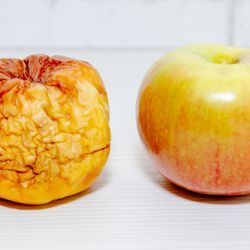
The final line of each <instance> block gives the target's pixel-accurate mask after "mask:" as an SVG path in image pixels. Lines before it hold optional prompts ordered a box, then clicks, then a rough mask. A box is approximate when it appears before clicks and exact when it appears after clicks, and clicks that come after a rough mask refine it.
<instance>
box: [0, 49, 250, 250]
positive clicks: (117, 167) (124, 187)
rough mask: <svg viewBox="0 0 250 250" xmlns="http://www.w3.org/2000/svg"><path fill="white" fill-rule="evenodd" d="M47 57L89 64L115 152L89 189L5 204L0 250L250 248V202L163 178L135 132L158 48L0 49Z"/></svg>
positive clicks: (0, 209) (0, 208)
mask: <svg viewBox="0 0 250 250" xmlns="http://www.w3.org/2000/svg"><path fill="white" fill-rule="evenodd" d="M36 52H45V53H48V54H49V55H52V54H62V55H67V56H72V57H75V58H80V59H84V60H88V61H89V62H90V63H92V64H93V65H94V66H96V67H97V69H98V70H99V72H100V73H101V75H102V77H103V79H104V81H105V84H106V87H107V90H108V93H109V99H110V106H111V128H112V150H111V155H110V158H109V161H108V163H107V165H106V168H105V170H104V172H103V173H102V175H101V176H100V177H99V178H98V180H97V181H96V182H95V184H94V185H93V186H92V187H91V188H90V189H89V190H88V191H86V192H84V193H82V194H79V195H76V196H74V197H71V198H67V199H64V200H61V201H57V202H54V203H52V204H49V205H45V206H37V207H33V206H24V205H17V204H13V203H11V202H8V201H4V200H0V217H1V219H0V249H4V250H5V249H27V250H29V249H84V250H88V249H107V250H119V249H126V250H127V249H128V250H130V249H136V250H147V249H152V250H160V249H164V250H165V249H237V250H238V249H250V197H249V196H245V197H238V198H211V197H207V196H201V195H197V194H193V193H190V192H188V191H185V190H183V189H180V188H178V187H175V186H174V185H172V184H170V183H169V182H167V181H165V180H164V179H163V178H162V177H161V176H160V175H159V174H158V173H157V172H156V171H155V170H154V168H153V166H152V164H151V162H150V160H149V159H148V156H147V154H146V153H145V151H144V149H143V147H142V144H141V142H140V139H139V137H138V134H137V128H136V122H135V116H136V115H135V103H136V97H137V92H138V89H139V85H140V82H141V80H142V77H143V75H144V74H145V71H146V70H147V68H148V67H149V66H150V65H151V64H152V63H153V62H154V61H155V60H156V59H157V58H158V57H159V56H160V55H162V54H163V53H165V52H166V50H165V51H163V50H156V51H136V50H134V51H130V50H127V51H126V50H123V51H122V50H117V51H111V50H110V51H109V50H105V51H103V50H99V51H95V50H88V51H83V50H79V49H74V50H70V49H56V50H55V49H42V50H41V49H30V50H28V49H27V50H19V49H16V50H3V49H2V50H0V57H10V56H12V57H13V56H15V57H18V56H20V57H25V56H27V55H28V54H31V53H36Z"/></svg>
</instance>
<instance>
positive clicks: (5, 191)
mask: <svg viewBox="0 0 250 250" xmlns="http://www.w3.org/2000/svg"><path fill="white" fill-rule="evenodd" d="M109 145H110V130H109V109H108V99H107V94H106V91H105V88H104V85H103V83H102V80H101V78H100V76H99V74H98V72H97V71H96V69H95V68H94V67H92V66H91V65H90V64H88V63H86V62H84V61H79V60H74V59H71V58H66V57H59V56H54V57H49V56H46V55H32V56H29V57H28V58H26V59H24V60H21V59H8V58H6V59H0V197H1V198H4V199H8V200H11V201H15V202H20V203H25V204H44V203H48V202H50V201H52V200H56V199H59V198H63V197H66V196H69V195H73V194H75V193H78V192H80V191H82V190H84V189H86V188H87V187H89V186H90V185H91V184H92V182H93V181H94V180H95V178H96V177H97V175H98V174H99V173H100V172H101V170H102V168H103V166H104V164H105V162H106V160H107V157H108V154H109V148H110V146H109Z"/></svg>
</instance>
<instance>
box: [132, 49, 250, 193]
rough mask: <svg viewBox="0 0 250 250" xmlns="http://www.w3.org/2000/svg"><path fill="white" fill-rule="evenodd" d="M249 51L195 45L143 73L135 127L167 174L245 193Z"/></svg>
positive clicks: (203, 187) (186, 182) (196, 186)
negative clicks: (136, 126)
mask: <svg viewBox="0 0 250 250" xmlns="http://www.w3.org/2000/svg"><path fill="white" fill-rule="evenodd" d="M249 55H250V50H249V49H244V48H235V47H230V46H223V45H194V46H188V47H184V48H181V49H177V50H175V51H173V52H171V53H169V54H167V55H166V56H164V57H163V58H161V59H160V60H159V61H158V62H156V63H155V64H154V65H153V66H152V67H151V68H150V69H149V71H148V72H147V74H146V76H145V78H144V80H143V83H142V86H141V89H140V92H139V96H138V102H137V123H138V129H139V133H140V136H141V138H142V141H143V142H144V144H145V146H146V148H147V150H148V152H149V153H150V155H151V157H152V158H153V161H154V163H155V166H156V168H157V169H158V170H159V172H160V173H161V174H162V175H163V176H165V177H166V178H167V179H168V180H170V181H172V182H173V183H175V184H177V185H179V186H181V187H184V188H186V189H188V190H191V191H195V192H198V193H204V194H213V195H242V194H249V193H250V62H249V60H245V59H244V58H249Z"/></svg>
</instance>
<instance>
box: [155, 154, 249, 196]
mask: <svg viewBox="0 0 250 250" xmlns="http://www.w3.org/2000/svg"><path fill="white" fill-rule="evenodd" d="M151 156H152V157H151V158H152V159H153V163H154V165H155V167H156V169H157V171H158V172H159V173H160V174H161V175H162V176H163V177H164V178H165V179H166V180H168V181H170V182H172V183H173V184H175V185H177V186H179V187H181V188H184V189H187V190H189V191H192V192H195V193H200V194H204V195H214V196H240V195H246V194H250V183H249V181H242V182H241V183H240V182H238V183H231V184H228V183H227V184H223V183H211V182H206V180H205V179H198V180H197V179H196V178H195V177H193V176H194V175H195V173H194V170H193V171H192V170H191V171H189V172H188V173H185V172H183V169H182V167H181V166H180V165H178V166H177V165H176V163H173V162H170V161H169V159H167V157H163V156H162V155H161V157H159V155H154V154H153V155H151ZM178 164H180V163H178ZM178 168H179V170H176V169H178Z"/></svg>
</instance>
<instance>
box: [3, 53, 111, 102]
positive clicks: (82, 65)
mask: <svg viewBox="0 0 250 250" xmlns="http://www.w3.org/2000/svg"><path fill="white" fill-rule="evenodd" d="M67 73H68V74H70V78H69V77H67ZM79 78H83V79H85V80H86V81H88V82H90V83H91V84H92V85H93V86H94V87H95V88H96V89H97V90H98V92H99V93H100V94H102V95H103V96H104V97H105V99H106V100H107V98H106V91H105V88H104V85H103V82H102V79H101V77H100V76H99V74H98V73H97V71H96V69H95V68H94V67H93V66H92V65H90V64H89V63H87V62H85V61H80V60H75V59H71V58H68V57H63V56H52V57H49V56H47V55H42V54H41V55H31V56H29V57H27V58H25V59H24V60H21V59H16V58H2V59H0V96H2V95H4V94H5V93H7V92H9V91H10V90H11V89H12V88H14V87H16V86H20V87H24V86H26V85H27V84H29V83H41V84H44V85H47V86H57V87H58V88H60V89H61V90H62V91H65V92H66V91H69V90H73V89H74V81H77V80H78V79H79Z"/></svg>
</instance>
